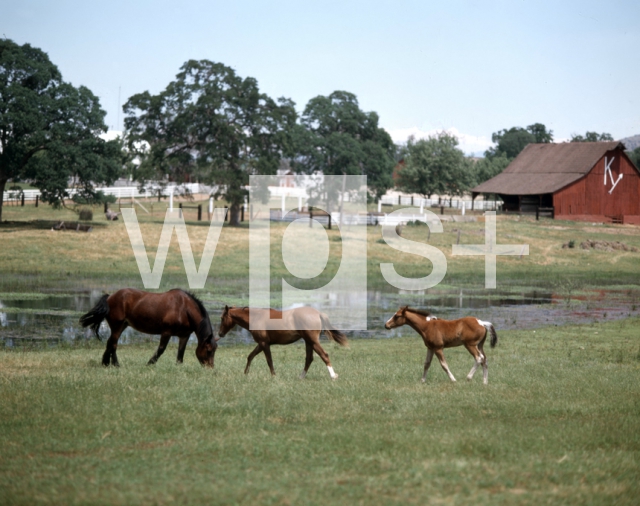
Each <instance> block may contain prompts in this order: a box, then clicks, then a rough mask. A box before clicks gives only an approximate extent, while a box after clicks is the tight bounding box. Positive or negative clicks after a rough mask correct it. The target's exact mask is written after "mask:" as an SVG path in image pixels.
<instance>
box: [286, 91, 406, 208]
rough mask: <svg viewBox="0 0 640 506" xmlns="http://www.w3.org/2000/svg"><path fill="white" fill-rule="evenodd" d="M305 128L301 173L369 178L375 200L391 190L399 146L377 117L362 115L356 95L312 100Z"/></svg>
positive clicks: (304, 116) (299, 161)
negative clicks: (395, 153) (395, 154)
mask: <svg viewBox="0 0 640 506" xmlns="http://www.w3.org/2000/svg"><path fill="white" fill-rule="evenodd" d="M301 124H302V125H303V127H304V128H305V131H304V132H303V134H302V137H303V142H302V143H298V157H297V158H296V162H297V163H296V165H295V166H296V168H297V169H302V170H303V171H305V172H308V173H313V172H315V171H320V172H322V173H323V174H325V175H347V176H349V175H364V176H367V186H368V189H369V194H370V195H371V196H373V197H380V196H381V195H383V194H384V193H385V192H386V191H387V189H389V188H391V186H392V185H393V179H392V177H391V175H392V173H393V167H394V158H393V155H394V152H395V145H394V144H393V141H392V140H391V137H390V136H389V134H388V133H387V132H386V131H385V130H384V129H382V128H380V127H379V126H378V115H377V113H375V112H364V111H362V110H361V109H360V106H359V105H358V99H357V98H356V96H355V95H354V94H353V93H349V92H346V91H334V92H333V93H331V95H329V96H326V97H325V96H322V95H320V96H317V97H315V98H312V99H311V100H310V101H309V103H308V104H307V106H306V107H305V109H304V112H303V114H302V118H301ZM329 205H330V204H329Z"/></svg>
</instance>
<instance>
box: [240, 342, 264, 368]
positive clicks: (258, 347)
mask: <svg viewBox="0 0 640 506" xmlns="http://www.w3.org/2000/svg"><path fill="white" fill-rule="evenodd" d="M261 352H262V348H261V347H260V345H258V346H256V347H255V348H254V349H253V351H252V352H251V353H249V356H248V357H247V366H246V367H245V368H244V373H245V374H249V366H250V365H251V361H252V360H253V358H254V357H255V356H256V355H257V354H258V353H261Z"/></svg>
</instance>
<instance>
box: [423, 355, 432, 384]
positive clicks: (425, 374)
mask: <svg viewBox="0 0 640 506" xmlns="http://www.w3.org/2000/svg"><path fill="white" fill-rule="evenodd" d="M432 358H433V350H432V349H431V348H427V358H426V360H425V361H424V373H422V382H423V383H424V382H425V381H427V371H428V370H429V366H430V365H431V359H432Z"/></svg>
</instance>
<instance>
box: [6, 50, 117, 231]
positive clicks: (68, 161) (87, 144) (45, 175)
mask: <svg viewBox="0 0 640 506" xmlns="http://www.w3.org/2000/svg"><path fill="white" fill-rule="evenodd" d="M105 115H106V113H105V112H104V111H103V110H102V109H101V108H100V103H99V101H98V98H97V97H96V96H95V95H93V93H91V91H90V90H89V89H87V88H85V87H84V86H80V87H79V88H76V87H74V86H72V85H71V84H69V83H66V82H64V81H63V80H62V75H61V74H60V71H59V70H58V68H57V67H56V66H55V65H54V64H53V63H51V61H50V60H49V57H48V56H47V54H46V53H44V52H43V51H42V50H40V49H38V48H34V47H32V46H30V45H29V44H24V45H23V46H20V45H18V44H16V43H15V42H13V41H11V40H8V39H2V40H0V220H1V219H2V192H3V191H4V189H5V187H6V184H7V182H8V181H20V180H29V181H30V182H31V183H32V184H33V185H35V186H36V187H38V188H40V190H41V191H42V199H43V200H44V201H45V202H50V203H52V204H55V205H59V204H60V203H62V202H64V199H65V198H66V197H68V196H69V195H68V194H67V192H66V189H67V187H68V185H69V181H70V180H73V181H74V182H75V184H76V186H77V187H78V190H79V194H80V196H82V197H84V198H85V199H88V200H91V199H93V198H95V197H96V192H95V189H94V186H93V185H94V183H102V182H106V183H110V182H112V181H113V180H115V179H116V178H117V177H118V176H119V174H120V169H121V164H120V162H121V160H120V145H119V143H118V142H117V141H111V142H105V141H104V140H102V139H101V138H100V137H99V135H100V134H102V133H104V132H106V130H107V127H106V125H105V123H104V117H105Z"/></svg>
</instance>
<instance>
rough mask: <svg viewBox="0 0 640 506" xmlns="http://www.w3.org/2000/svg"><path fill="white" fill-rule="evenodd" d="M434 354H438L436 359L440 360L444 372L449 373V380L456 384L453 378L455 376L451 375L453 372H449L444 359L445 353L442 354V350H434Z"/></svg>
mask: <svg viewBox="0 0 640 506" xmlns="http://www.w3.org/2000/svg"><path fill="white" fill-rule="evenodd" d="M433 352H434V353H435V354H436V357H438V360H439V361H440V365H441V366H442V368H443V369H444V372H446V373H447V376H449V379H450V380H451V381H454V382H455V381H456V379H455V377H454V376H453V374H451V371H450V370H449V366H448V365H447V361H446V360H445V359H444V353H443V352H442V350H441V349H438V350H433Z"/></svg>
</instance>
